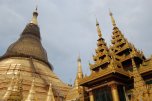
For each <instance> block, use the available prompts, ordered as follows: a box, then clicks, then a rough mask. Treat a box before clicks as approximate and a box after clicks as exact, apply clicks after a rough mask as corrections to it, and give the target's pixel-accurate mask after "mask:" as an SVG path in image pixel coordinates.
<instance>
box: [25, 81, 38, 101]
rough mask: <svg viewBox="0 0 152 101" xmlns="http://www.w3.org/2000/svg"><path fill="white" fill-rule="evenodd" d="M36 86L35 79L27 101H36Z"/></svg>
mask: <svg viewBox="0 0 152 101" xmlns="http://www.w3.org/2000/svg"><path fill="white" fill-rule="evenodd" d="M34 86H35V80H34V79H33V81H32V86H31V89H30V91H29V94H28V96H27V99H26V100H25V101H36V99H35V89H34V88H35V87H34Z"/></svg>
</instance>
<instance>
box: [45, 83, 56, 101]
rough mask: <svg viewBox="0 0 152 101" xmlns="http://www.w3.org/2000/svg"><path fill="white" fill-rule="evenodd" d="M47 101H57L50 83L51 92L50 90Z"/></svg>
mask: <svg viewBox="0 0 152 101" xmlns="http://www.w3.org/2000/svg"><path fill="white" fill-rule="evenodd" d="M46 101H55V98H54V94H53V90H52V84H51V83H50V86H49V90H48V94H47V98H46Z"/></svg>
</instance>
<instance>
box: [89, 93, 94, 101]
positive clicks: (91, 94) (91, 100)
mask: <svg viewBox="0 0 152 101" xmlns="http://www.w3.org/2000/svg"><path fill="white" fill-rule="evenodd" d="M89 97H90V101H94V96H93V93H92V91H90V92H89Z"/></svg>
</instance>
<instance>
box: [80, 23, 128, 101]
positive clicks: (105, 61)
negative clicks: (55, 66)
mask: <svg viewBox="0 0 152 101" xmlns="http://www.w3.org/2000/svg"><path fill="white" fill-rule="evenodd" d="M96 28H97V32H98V37H99V38H98V40H97V49H95V55H93V60H94V63H93V64H91V63H90V64H89V66H90V70H91V74H90V75H89V76H86V77H84V78H83V79H81V80H80V86H84V87H87V90H86V91H87V92H85V94H89V97H90V98H89V99H90V101H96V100H99V99H100V100H103V101H112V100H113V101H125V94H124V90H123V87H124V86H125V85H124V84H126V83H127V82H128V81H129V73H128V71H125V70H124V68H123V67H122V64H121V63H120V62H119V61H118V60H117V57H116V56H115V54H114V52H113V51H111V50H110V49H109V48H108V47H107V45H106V42H105V41H104V38H103V37H102V33H101V29H100V26H99V23H98V21H96Z"/></svg>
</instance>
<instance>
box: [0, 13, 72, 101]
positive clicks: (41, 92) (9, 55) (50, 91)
mask: <svg viewBox="0 0 152 101" xmlns="http://www.w3.org/2000/svg"><path fill="white" fill-rule="evenodd" d="M37 16H38V12H37V10H36V11H34V12H33V18H32V20H31V22H30V23H28V24H27V25H26V27H25V29H24V31H23V32H22V33H21V35H20V38H19V39H18V40H17V41H16V42H14V43H13V44H11V45H10V46H9V48H8V49H7V51H6V53H5V54H4V55H3V56H1V57H0V99H1V100H2V101H65V98H66V95H67V93H68V91H69V89H70V88H71V87H70V86H68V85H67V84H65V83H63V82H62V81H61V80H60V79H59V78H58V77H57V76H56V74H55V73H54V72H53V66H52V65H51V64H50V63H49V61H48V58H47V53H46V51H45V49H44V48H43V46H42V44H41V35H40V30H39V26H38V21H37Z"/></svg>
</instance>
